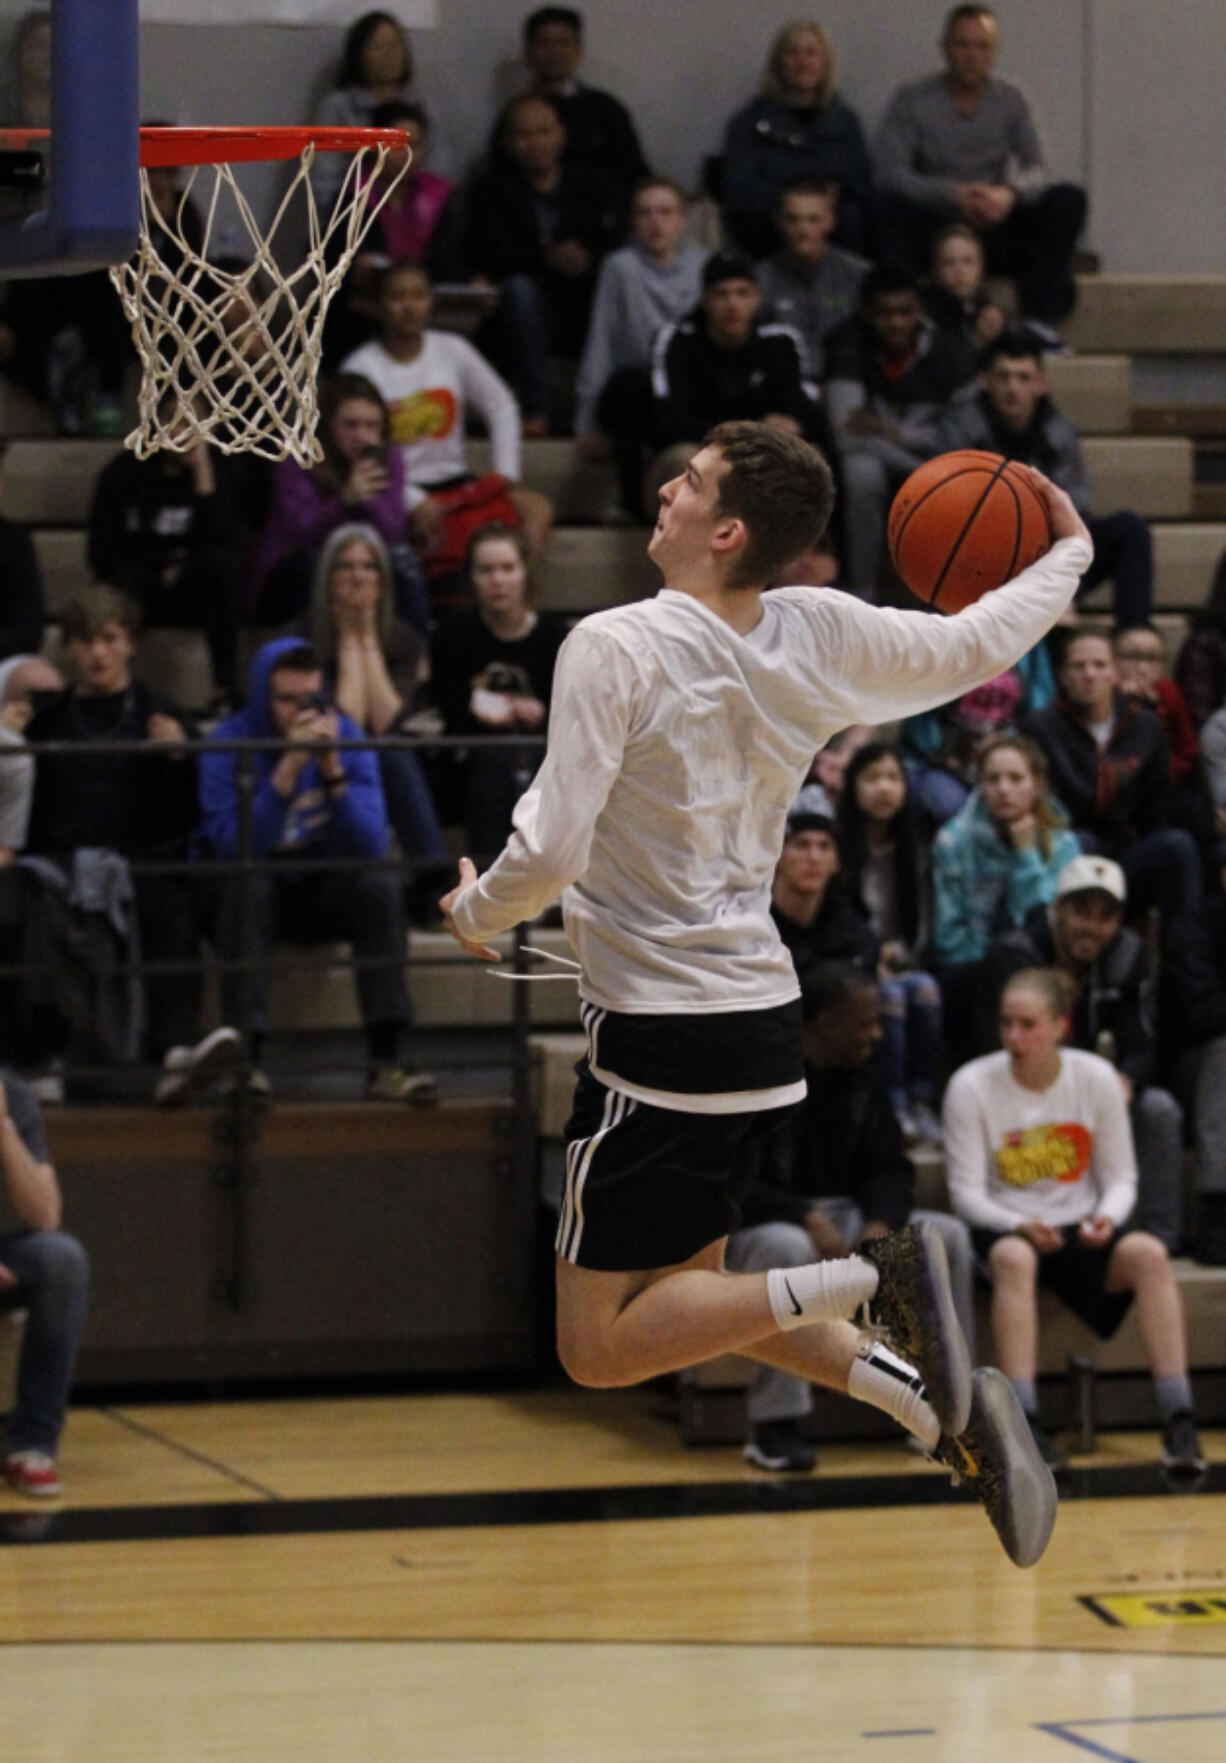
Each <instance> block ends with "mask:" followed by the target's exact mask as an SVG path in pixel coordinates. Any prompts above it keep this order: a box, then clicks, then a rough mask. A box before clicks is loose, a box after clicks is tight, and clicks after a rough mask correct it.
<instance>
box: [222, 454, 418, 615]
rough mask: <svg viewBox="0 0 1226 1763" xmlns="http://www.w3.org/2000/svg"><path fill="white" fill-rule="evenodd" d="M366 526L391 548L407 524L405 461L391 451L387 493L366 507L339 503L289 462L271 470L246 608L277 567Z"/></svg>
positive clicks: (309, 473)
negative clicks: (332, 536)
mask: <svg viewBox="0 0 1226 1763" xmlns="http://www.w3.org/2000/svg"><path fill="white" fill-rule="evenodd" d="M353 520H360V521H366V522H367V523H368V524H369V525H371V526H373V527H375V528H376V529H377V530H378V531H379V532H380V533H381V534H382V535H383V538H384V540H385V541H386V542H387V544H389V545H402V544H403V543H404V540H405V529H406V527H407V524H408V510H407V508H406V507H405V500H404V460H403V459H402V457H401V453H400V449H399V448H398V447H392V448H391V449H389V452H388V456H387V488H386V489H385V490H384V491H383V492H382V494H381V495H378V496H376V497H374V498H373V500H372V501H370V502H342V501H341V499H340V497H339V496H336V495H333V494H331V493H330V492H329V491H327V490H325V489H324V487H323V485H322V484H321V483H320V482H319V479H318V478H317V477H316V476H315V474H314V472H312V471H306V470H304V469H303V467H302V466H301V465H298V464H296V463H295V462H294V460H292V459H282V460H279V461H278V462H277V464H276V465H275V466H274V467H273V474H272V503H271V506H270V508H269V510H268V520H267V522H266V523H265V526H264V531H263V532H262V533H261V534H260V541H259V544H258V545H257V546H256V549H255V557H254V559H253V561H252V565H251V580H250V582H249V584H248V596H247V598H248V605H249V606H254V605H255V604H256V602H257V600H258V599H259V593H260V589H261V588H262V587H263V585H264V578H265V576H267V574H268V572H269V570H270V569H271V568H272V567H273V565H274V564H275V563H279V562H280V561H281V559H282V558H283V557H289V556H292V555H293V553H294V552H295V551H309V550H315V549H316V548H317V547H318V546H320V545H322V544H323V542H324V540H325V539H326V538H327V536H328V534H329V533H330V532H332V531H333V530H334V528H336V527H338V526H344V525H345V524H346V523H347V522H348V521H353Z"/></svg>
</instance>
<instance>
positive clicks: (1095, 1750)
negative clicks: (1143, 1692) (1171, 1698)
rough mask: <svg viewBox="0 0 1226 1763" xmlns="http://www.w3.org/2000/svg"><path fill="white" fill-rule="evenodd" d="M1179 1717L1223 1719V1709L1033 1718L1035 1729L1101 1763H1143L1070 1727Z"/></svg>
mask: <svg viewBox="0 0 1226 1763" xmlns="http://www.w3.org/2000/svg"><path fill="white" fill-rule="evenodd" d="M1182 1720H1226V1711H1224V1712H1221V1713H1217V1712H1215V1713H1206V1714H1117V1715H1096V1716H1095V1717H1094V1718H1093V1719H1090V1720H1050V1721H1048V1720H1043V1721H1036V1723H1035V1731H1036V1732H1046V1733H1050V1734H1051V1736H1052V1738H1058V1739H1063V1740H1064V1741H1065V1742H1066V1743H1067V1744H1070V1745H1075V1746H1077V1747H1078V1748H1079V1749H1081V1750H1083V1751H1089V1753H1090V1755H1091V1756H1093V1757H1101V1758H1103V1759H1104V1763H1145V1760H1144V1758H1142V1757H1131V1756H1128V1755H1126V1754H1125V1752H1123V1751H1111V1750H1108V1748H1107V1746H1106V1745H1100V1744H1098V1743H1097V1742H1096V1741H1095V1740H1094V1739H1090V1738H1086V1737H1084V1736H1083V1734H1081V1733H1080V1732H1074V1731H1073V1730H1072V1729H1073V1728H1074V1727H1078V1726H1128V1727H1131V1726H1163V1725H1167V1726H1173V1725H1175V1724H1176V1722H1178V1721H1182Z"/></svg>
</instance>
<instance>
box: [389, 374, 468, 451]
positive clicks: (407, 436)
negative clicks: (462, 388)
mask: <svg viewBox="0 0 1226 1763" xmlns="http://www.w3.org/2000/svg"><path fill="white" fill-rule="evenodd" d="M388 415H389V417H390V419H391V431H392V439H393V441H395V442H396V443H397V445H398V446H402V447H405V446H407V447H411V446H412V445H413V443H414V442H415V441H442V440H444V439H445V438H446V437H447V436H448V435H449V434H450V433H451V431H452V429H453V428H454V427H455V425H456V418H457V415H458V406H457V404H456V400H455V394H454V393H453V392H449V391H448V390H447V387H446V386H432V387H430V388H429V389H428V390H427V391H424V392H414V393H413V394H412V396H411V397H409V398H397V399H396V400H395V401H394V402H393V403H392V404H390V405H389V406H388Z"/></svg>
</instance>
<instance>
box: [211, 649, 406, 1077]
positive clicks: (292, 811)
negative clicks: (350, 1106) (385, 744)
mask: <svg viewBox="0 0 1226 1763" xmlns="http://www.w3.org/2000/svg"><path fill="white" fill-rule="evenodd" d="M269 737H275V738H279V739H280V740H282V741H283V742H284V747H283V748H282V750H281V751H280V752H279V753H277V752H261V753H257V754H255V755H254V771H255V787H254V796H253V800H252V805H251V856H252V857H254V858H255V859H256V861H257V863H258V864H259V867H258V868H257V869H256V870H255V872H254V873H253V874H251V875H245V876H239V877H236V878H235V879H233V880H230V881H227V883H226V884H225V887H224V889H223V897H222V906H221V916H220V924H219V932H218V950H219V953H220V955H221V957H222V959H223V961H225V962H233V961H235V960H236V959H237V958H238V957H239V956H240V955H242V954H244V953H246V954H247V955H248V957H249V958H250V959H252V960H253V961H254V962H255V968H254V971H253V972H252V974H251V975H250V978H249V981H248V983H249V984H250V986H251V1003H252V1010H251V1017H250V1020H251V1022H252V1025H253V1028H252V1040H251V1058H252V1060H253V1061H254V1062H255V1065H256V1067H257V1072H258V1067H259V1064H260V1060H261V1058H262V1056H263V1050H264V1046H265V1043H266V1041H267V1038H268V1031H269V1017H268V972H267V963H268V956H269V952H270V949H271V945H272V943H273V940H274V938H276V937H284V938H285V939H286V940H287V941H289V942H293V943H302V944H306V945H308V946H311V945H314V944H317V943H328V942H334V941H338V940H344V941H345V942H348V943H349V944H350V945H351V946H352V949H353V958H354V983H355V985H356V987H357V993H358V1003H359V1006H360V1008H361V1012H362V1023H363V1027H364V1029H365V1034H366V1049H367V1060H368V1070H367V1077H366V1089H365V1094H366V1096H367V1098H368V1099H369V1100H371V1101H380V1102H425V1101H433V1099H434V1096H435V1093H436V1088H435V1083H434V1079H433V1078H432V1077H430V1076H429V1075H428V1074H427V1073H426V1072H422V1071H413V1070H411V1069H410V1068H408V1067H406V1066H405V1064H404V1063H403V1060H402V1056H401V1040H402V1035H403V1031H404V1029H405V1026H406V1025H407V1023H408V1021H409V998H408V992H407V990H406V988H405V978H404V968H405V927H404V906H403V902H402V899H401V890H400V881H399V878H398V876H397V875H396V873H395V871H394V869H392V868H389V867H385V866H384V865H383V864H382V862H381V859H383V858H386V856H387V854H388V842H389V834H388V823H387V810H386V807H385V805H384V799H383V786H382V784H381V783H380V781H379V763H378V760H377V759H376V758H375V755H374V754H373V753H372V752H371V751H370V750H369V749H367V748H364V749H361V750H358V749H355V748H346V749H344V750H338V748H337V746H336V744H335V743H336V742H337V741H338V740H360V739H361V737H362V730H361V729H360V728H359V727H358V725H357V723H356V722H353V721H351V719H350V718H349V717H348V716H346V715H344V713H343V712H339V711H338V710H337V709H336V708H335V706H334V705H333V704H332V702H331V699H330V698H329V696H328V694H327V692H326V690H325V687H324V673H323V668H322V666H321V664H320V660H319V657H318V656H317V655H316V653H315V651H314V649H312V648H311V646H310V645H309V644H307V643H304V642H303V641H302V640H301V638H299V637H276V638H274V639H273V641H272V642H270V643H265V644H264V645H263V647H262V648H260V649H258V650H257V651H256V655H255V658H254V660H253V661H252V663H251V689H250V694H249V697H248V700H247V707H246V709H245V710H241V711H239V713H238V714H237V715H235V716H230V717H227V718H226V720H225V721H224V722H220V723H218V724H217V726H216V728H214V729H213V731H212V733H211V734H210V735H209V737H208V740H207V741H206V742H205V745H204V749H203V752H202V756H201V761H200V806H201V810H202V816H203V820H202V831H203V834H204V837H205V839H206V840H207V843H208V846H209V848H210V849H211V851H212V852H213V853H214V854H215V855H216V856H218V857H229V858H234V857H236V856H238V855H239V853H240V826H239V818H240V816H239V802H240V789H239V775H240V773H239V756H238V754H237V753H236V752H233V751H223V750H221V749H219V748H218V746H217V745H216V743H218V742H224V741H232V740H249V739H257V740H266V739H268V738H269ZM325 857H335V858H340V859H353V858H364V859H367V860H368V863H367V866H365V867H361V868H358V869H352V868H348V869H344V870H341V869H337V870H327V869H317V868H311V869H302V868H299V867H297V866H296V864H295V859H296V858H297V859H304V858H305V859H311V860H317V859H319V858H325ZM247 890H250V895H249V896H248V894H247ZM248 915H249V916H248ZM245 919H246V920H247V922H246V923H245V922H244V920H245ZM244 933H247V935H245V934H244ZM248 937H249V939H250V940H248ZM242 983H243V981H242V978H241V977H240V976H239V975H237V974H235V973H234V972H233V971H232V970H231V971H227V973H226V975H225V981H224V986H223V991H224V994H225V996H226V998H227V1000H228V1001H229V1002H230V1006H231V1008H236V1007H237V1002H238V996H239V990H238V988H239V986H240V985H241V984H242ZM254 1084H255V1087H256V1088H258V1089H261V1090H263V1091H265V1092H266V1091H267V1089H268V1080H267V1078H266V1077H264V1076H263V1074H262V1073H259V1074H258V1075H257V1077H256V1078H255V1080H254Z"/></svg>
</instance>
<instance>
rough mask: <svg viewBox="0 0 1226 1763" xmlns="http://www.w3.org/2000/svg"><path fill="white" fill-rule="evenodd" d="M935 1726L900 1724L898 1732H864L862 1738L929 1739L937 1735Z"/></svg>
mask: <svg viewBox="0 0 1226 1763" xmlns="http://www.w3.org/2000/svg"><path fill="white" fill-rule="evenodd" d="M936 1730H937V1729H936V1727H935V1726H900V1727H899V1728H898V1730H897V1732H862V1733H861V1734H860V1737H861V1738H862V1739H928V1738H935V1737H936Z"/></svg>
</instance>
